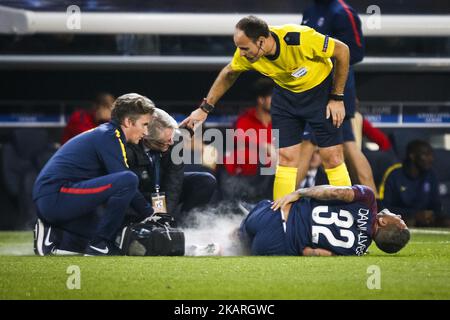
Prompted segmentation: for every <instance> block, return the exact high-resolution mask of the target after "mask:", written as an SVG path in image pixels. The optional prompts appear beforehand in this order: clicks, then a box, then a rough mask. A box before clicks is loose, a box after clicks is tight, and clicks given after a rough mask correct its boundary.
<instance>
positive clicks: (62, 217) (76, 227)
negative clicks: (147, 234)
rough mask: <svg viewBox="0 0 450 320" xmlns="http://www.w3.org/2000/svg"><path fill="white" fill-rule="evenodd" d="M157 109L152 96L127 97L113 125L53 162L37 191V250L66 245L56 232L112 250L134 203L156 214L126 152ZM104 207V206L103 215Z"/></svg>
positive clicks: (91, 251)
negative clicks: (126, 146)
mask: <svg viewBox="0 0 450 320" xmlns="http://www.w3.org/2000/svg"><path fill="white" fill-rule="evenodd" d="M153 112H154V104H153V102H151V100H149V99H148V98H146V97H143V96H140V95H138V94H126V95H123V96H121V97H119V98H118V99H117V100H116V101H115V104H114V109H113V111H112V120H111V121H110V122H109V123H106V124H103V125H100V126H98V127H97V128H95V129H93V130H90V131H87V132H85V133H82V134H80V135H78V136H76V137H74V138H73V139H71V140H69V141H68V142H67V143H66V144H64V145H63V146H62V147H61V148H60V149H59V150H58V151H57V152H56V153H55V155H54V156H53V157H52V158H51V159H50V160H49V161H48V163H47V164H46V165H45V167H44V168H43V169H42V171H41V172H40V174H39V176H38V178H37V179H36V182H35V185H34V190H33V200H34V201H35V203H36V206H37V209H38V218H39V219H38V222H37V224H36V229H35V252H36V253H37V254H39V255H46V254H50V253H51V252H52V251H54V250H55V249H61V244H62V241H63V239H61V236H60V235H61V233H59V232H56V230H64V232H63V233H62V234H64V233H65V234H67V233H68V234H73V235H75V236H79V237H83V238H86V239H89V243H88V245H87V247H86V251H85V254H86V255H107V254H112V253H114V246H113V241H114V238H115V236H116V234H117V232H118V230H119V228H120V227H121V224H122V222H123V220H124V216H125V212H126V209H127V208H128V206H130V205H131V206H132V207H133V208H134V209H135V211H137V212H138V213H139V214H140V215H141V216H142V219H145V218H146V217H148V216H150V215H151V214H152V213H153V209H152V207H151V205H150V204H149V203H148V202H147V201H146V200H145V199H144V197H143V196H142V194H141V193H140V192H139V191H138V177H137V176H136V175H135V174H134V173H133V172H132V171H130V170H129V169H128V163H127V156H126V151H125V144H126V143H127V142H132V143H138V142H139V140H140V139H141V138H142V137H143V136H145V135H146V134H147V133H148V124H149V122H150V120H151V115H152V114H153ZM100 206H103V209H104V210H103V213H102V214H101V215H100V216H98V214H97V213H96V212H97V208H98V207H100ZM52 227H53V230H54V231H53V232H52Z"/></svg>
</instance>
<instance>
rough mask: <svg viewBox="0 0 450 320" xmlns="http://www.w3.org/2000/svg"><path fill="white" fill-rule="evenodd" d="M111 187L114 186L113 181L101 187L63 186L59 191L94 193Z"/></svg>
mask: <svg viewBox="0 0 450 320" xmlns="http://www.w3.org/2000/svg"><path fill="white" fill-rule="evenodd" d="M111 187H112V184H111V183H110V184H107V185H106V186H101V187H97V188H88V189H81V188H65V187H61V189H60V190H59V192H62V193H71V194H94V193H100V192H103V191H105V190H107V189H109V188H111Z"/></svg>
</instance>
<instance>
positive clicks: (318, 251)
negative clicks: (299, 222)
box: [303, 247, 334, 257]
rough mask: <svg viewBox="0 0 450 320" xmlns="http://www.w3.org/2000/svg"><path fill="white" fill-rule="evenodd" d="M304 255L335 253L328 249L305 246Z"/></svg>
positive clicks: (324, 255)
mask: <svg viewBox="0 0 450 320" xmlns="http://www.w3.org/2000/svg"><path fill="white" fill-rule="evenodd" d="M303 256H309V257H312V256H315V257H330V256H334V253H333V252H331V251H329V250H326V249H321V248H315V249H313V248H311V247H305V249H303Z"/></svg>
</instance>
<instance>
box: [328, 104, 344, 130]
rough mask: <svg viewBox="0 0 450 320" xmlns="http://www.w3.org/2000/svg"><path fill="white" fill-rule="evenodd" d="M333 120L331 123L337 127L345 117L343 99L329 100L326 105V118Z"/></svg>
mask: <svg viewBox="0 0 450 320" xmlns="http://www.w3.org/2000/svg"><path fill="white" fill-rule="evenodd" d="M330 116H331V119H332V120H333V125H334V126H335V127H336V128H339V127H340V126H341V125H342V122H343V121H344V118H345V106H344V101H336V100H329V101H328V105H327V119H329V118H330Z"/></svg>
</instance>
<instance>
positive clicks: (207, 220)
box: [183, 204, 245, 256]
mask: <svg viewBox="0 0 450 320" xmlns="http://www.w3.org/2000/svg"><path fill="white" fill-rule="evenodd" d="M244 216H245V215H244V214H243V213H242V212H240V210H239V209H237V208H236V207H232V206H231V205H227V204H221V205H220V206H219V207H208V208H206V209H204V210H201V211H199V210H197V211H194V212H192V213H191V214H190V216H189V220H188V225H189V226H192V227H189V228H184V229H183V231H184V235H185V240H186V248H188V247H189V246H191V245H200V246H205V245H207V244H210V243H213V242H214V243H218V244H219V245H220V246H221V248H222V255H224V256H235V255H241V251H240V248H239V246H237V243H236V241H233V239H232V237H231V234H232V232H233V231H234V230H235V229H236V228H238V227H239V225H240V224H241V221H242V219H243V218H244Z"/></svg>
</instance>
